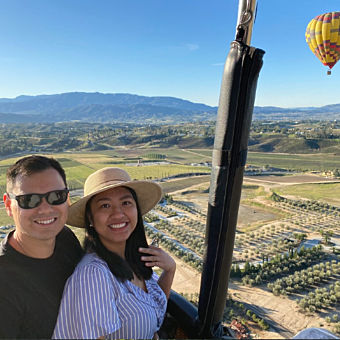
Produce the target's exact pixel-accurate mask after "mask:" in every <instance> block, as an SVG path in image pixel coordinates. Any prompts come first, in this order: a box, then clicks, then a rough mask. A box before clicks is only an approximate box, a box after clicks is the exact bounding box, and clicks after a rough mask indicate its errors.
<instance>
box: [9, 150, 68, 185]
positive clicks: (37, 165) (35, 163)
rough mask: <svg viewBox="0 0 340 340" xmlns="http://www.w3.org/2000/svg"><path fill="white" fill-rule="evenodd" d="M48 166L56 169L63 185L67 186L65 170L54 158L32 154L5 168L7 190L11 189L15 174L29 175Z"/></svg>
mask: <svg viewBox="0 0 340 340" xmlns="http://www.w3.org/2000/svg"><path fill="white" fill-rule="evenodd" d="M50 168H53V169H55V170H57V171H58V173H59V175H60V176H61V178H62V179H63V181H64V183H65V187H67V182H66V174H65V171H64V169H63V168H62V167H61V165H60V163H59V162H58V161H57V160H56V159H54V158H52V157H50V158H49V157H45V156H39V155H32V156H27V157H23V158H20V159H19V160H17V161H16V162H15V163H14V164H13V165H12V166H11V167H10V168H9V169H8V170H7V191H10V189H12V186H13V185H14V183H15V180H16V178H17V176H19V175H21V176H30V175H32V174H36V173H39V172H41V171H44V170H47V169H50Z"/></svg>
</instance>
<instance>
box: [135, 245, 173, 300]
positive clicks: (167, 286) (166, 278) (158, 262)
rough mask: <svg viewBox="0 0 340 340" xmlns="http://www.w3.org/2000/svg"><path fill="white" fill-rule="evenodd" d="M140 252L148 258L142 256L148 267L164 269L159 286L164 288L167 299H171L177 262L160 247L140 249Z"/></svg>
mask: <svg viewBox="0 0 340 340" xmlns="http://www.w3.org/2000/svg"><path fill="white" fill-rule="evenodd" d="M139 251H140V252H141V253H143V254H147V256H145V255H144V256H142V257H141V260H142V261H144V262H145V265H146V266H147V267H154V266H157V267H159V268H161V269H163V273H162V275H161V276H160V277H159V279H158V284H159V286H160V287H161V288H162V290H163V292H164V293H165V295H166V297H167V298H169V296H170V290H171V285H172V281H173V279H174V276H175V271H176V262H175V260H174V259H173V258H172V257H171V256H170V255H169V254H168V253H166V252H165V251H164V250H162V249H161V248H159V247H156V246H152V245H150V246H149V248H139Z"/></svg>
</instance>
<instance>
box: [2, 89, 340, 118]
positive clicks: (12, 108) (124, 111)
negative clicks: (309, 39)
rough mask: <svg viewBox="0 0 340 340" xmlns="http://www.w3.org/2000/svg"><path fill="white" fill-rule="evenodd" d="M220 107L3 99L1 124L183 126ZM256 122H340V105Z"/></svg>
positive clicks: (170, 101)
mask: <svg viewBox="0 0 340 340" xmlns="http://www.w3.org/2000/svg"><path fill="white" fill-rule="evenodd" d="M216 114H217V107H212V106H208V105H205V104H198V103H192V102H190V101H188V100H183V99H179V98H174V97H146V96H138V95H133V94H127V93H108V94H104V93H98V92H95V93H85V92H69V93H62V94H53V95H39V96H19V97H16V98H14V99H6V98H0V123H26V122H41V123H46V122H65V121H87V122H102V123H106V122H110V123H111V122H126V123H181V122H192V121H204V120H215V119H216ZM253 119H275V120H283V119H290V120H301V119H325V120H329V119H340V104H334V105H327V106H322V107H306V108H289V109H287V108H280V107H273V106H264V107H255V109H254V116H253Z"/></svg>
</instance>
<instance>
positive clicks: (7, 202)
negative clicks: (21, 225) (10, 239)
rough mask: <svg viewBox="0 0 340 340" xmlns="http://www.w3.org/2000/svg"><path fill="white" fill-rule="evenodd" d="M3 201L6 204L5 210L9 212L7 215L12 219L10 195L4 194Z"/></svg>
mask: <svg viewBox="0 0 340 340" xmlns="http://www.w3.org/2000/svg"><path fill="white" fill-rule="evenodd" d="M3 200H4V203H5V209H6V212H7V215H8V216H10V217H12V216H13V215H12V208H11V199H10V198H9V195H8V194H7V193H4V196H3Z"/></svg>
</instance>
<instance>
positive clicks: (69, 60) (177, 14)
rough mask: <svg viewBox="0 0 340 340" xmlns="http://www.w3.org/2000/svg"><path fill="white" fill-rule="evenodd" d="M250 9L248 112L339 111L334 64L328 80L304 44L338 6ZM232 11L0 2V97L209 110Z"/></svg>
mask: <svg viewBox="0 0 340 340" xmlns="http://www.w3.org/2000/svg"><path fill="white" fill-rule="evenodd" d="M257 3H258V12H257V18H256V22H255V26H254V30H253V35H252V42H251V45H252V46H255V47H258V48H262V49H264V50H265V51H266V54H265V56H264V66H263V69H262V71H261V74H260V77H259V82H258V89H257V98H256V102H255V104H256V105H259V106H267V105H274V106H281V107H300V106H322V105H327V104H335V103H340V91H339V88H340V62H339V65H335V66H334V68H333V70H332V75H331V76H327V75H326V71H327V68H326V67H325V66H323V65H322V64H321V62H320V61H319V60H318V59H317V58H316V57H315V56H314V55H313V54H312V52H311V51H310V50H309V48H308V46H307V44H306V42H305V36H304V34H305V29H306V26H307V24H308V22H309V21H310V20H311V19H312V18H314V17H315V16H316V15H318V14H322V13H326V12H331V11H340V0H258V1H257ZM237 13H238V1H237V0H211V1H208V0H0V32H1V34H0V46H1V54H0V79H1V82H0V98H5V97H6V98H14V97H16V96H18V95H21V94H26V95H38V94H53V93H62V92H71V91H85V92H96V91H98V92H104V93H134V94H139V95H146V96H173V97H178V98H183V99H187V100H190V101H193V102H199V103H205V104H208V105H213V106H216V105H217V103H218V98H219V91H220V90H219V89H220V84H221V79H222V71H223V64H224V61H225V58H226V55H227V53H228V50H229V44H230V42H231V41H232V40H233V39H234V36H235V26H236V22H237Z"/></svg>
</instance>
